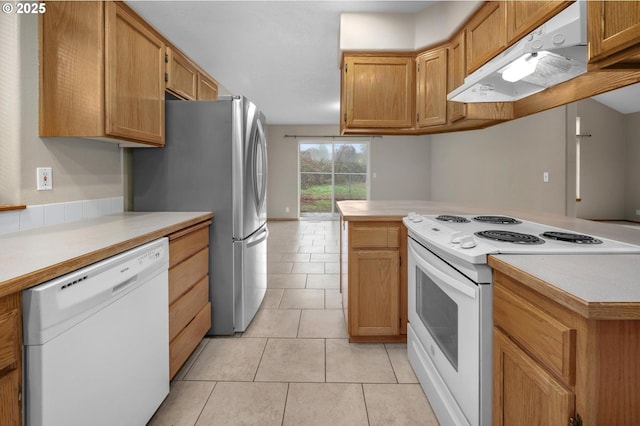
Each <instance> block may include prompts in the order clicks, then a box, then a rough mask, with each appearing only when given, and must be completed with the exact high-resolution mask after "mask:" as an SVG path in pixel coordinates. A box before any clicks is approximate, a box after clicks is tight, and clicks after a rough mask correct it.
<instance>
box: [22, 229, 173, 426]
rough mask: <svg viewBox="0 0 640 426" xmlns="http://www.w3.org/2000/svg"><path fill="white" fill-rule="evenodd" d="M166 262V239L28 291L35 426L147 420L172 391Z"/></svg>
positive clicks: (29, 401)
mask: <svg viewBox="0 0 640 426" xmlns="http://www.w3.org/2000/svg"><path fill="white" fill-rule="evenodd" d="M54 249H55V248H54ZM168 266H169V246H168V243H167V239H166V238H162V239H159V240H156V241H153V242H150V243H148V244H145V245H142V246H140V247H136V248H134V249H132V250H129V251H127V252H124V253H121V254H119V255H116V256H114V257H111V258H109V259H106V260H103V261H100V262H97V263H95V264H93V265H90V266H87V267H85V268H83V269H80V270H77V271H75V272H72V273H70V274H67V275H65V276H62V277H59V278H56V279H55V280H52V281H49V282H47V283H44V284H41V285H39V286H37V287H33V288H31V289H28V290H25V291H24V292H23V295H22V297H23V302H22V303H23V328H24V345H25V420H26V424H27V425H32V426H37V425H52V426H60V425H64V426H74V425H78V426H80V425H81V426H86V425H108V426H113V425H132V426H140V425H145V424H146V423H147V422H148V421H149V419H150V418H151V416H153V414H154V412H155V411H156V409H157V408H158V406H159V405H160V404H161V403H162V400H163V399H164V398H165V397H166V395H167V394H168V393H169V329H168V322H169V318H168V317H169V311H168V306H169V303H168V271H167V270H168Z"/></svg>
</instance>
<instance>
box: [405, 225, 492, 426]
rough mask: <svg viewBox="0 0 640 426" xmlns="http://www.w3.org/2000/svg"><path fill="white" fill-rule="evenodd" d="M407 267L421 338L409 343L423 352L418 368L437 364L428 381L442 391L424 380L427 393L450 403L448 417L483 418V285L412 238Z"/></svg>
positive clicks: (414, 323) (412, 316)
mask: <svg viewBox="0 0 640 426" xmlns="http://www.w3.org/2000/svg"><path fill="white" fill-rule="evenodd" d="M408 268H409V271H408V274H409V275H408V284H409V286H408V287H409V288H408V290H409V324H410V327H411V329H412V331H413V333H412V334H414V335H415V338H416V339H417V340H418V342H419V344H415V343H413V342H409V343H410V345H413V346H412V347H414V348H418V352H421V353H419V355H418V356H419V357H420V358H422V359H421V363H420V365H419V366H418V369H420V368H424V369H426V370H433V369H435V371H426V375H425V377H430V378H432V380H430V381H433V382H434V383H431V384H429V386H430V387H431V392H436V393H437V395H429V394H428V393H429V391H427V389H426V387H425V385H424V384H423V387H425V391H427V396H428V397H429V399H430V400H431V399H432V398H437V399H438V400H439V402H438V403H436V404H435V405H440V406H443V407H447V413H445V414H446V416H444V417H445V418H449V419H452V420H453V421H454V422H455V423H456V424H465V423H467V422H468V424H472V425H473V424H478V422H479V419H480V322H481V321H480V305H481V303H480V286H479V285H477V284H476V283H474V282H472V281H471V280H469V279H468V278H467V277H465V276H464V275H462V274H461V273H460V272H458V271H457V270H456V269H454V268H453V267H451V266H450V265H449V264H448V263H446V262H445V261H443V260H442V259H440V258H439V257H438V256H436V255H434V254H433V253H431V252H430V251H429V250H427V249H426V248H424V247H423V246H422V245H420V244H418V243H417V242H416V241H414V240H412V239H411V238H409V263H408ZM411 338H412V337H411V336H410V339H411ZM425 357H426V358H425ZM427 358H428V359H427ZM414 368H415V366H414ZM419 375H420V374H419ZM452 399H453V400H452ZM432 405H433V404H432ZM434 410H435V408H434ZM436 414H438V413H437V412H436ZM461 414H463V415H464V419H462V418H460V415H461ZM445 418H442V417H441V416H439V419H440V420H441V421H444V420H445Z"/></svg>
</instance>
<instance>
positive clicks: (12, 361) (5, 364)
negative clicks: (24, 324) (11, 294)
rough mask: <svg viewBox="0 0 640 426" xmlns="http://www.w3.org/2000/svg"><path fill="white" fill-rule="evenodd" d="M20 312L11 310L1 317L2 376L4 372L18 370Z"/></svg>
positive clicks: (0, 359)
mask: <svg viewBox="0 0 640 426" xmlns="http://www.w3.org/2000/svg"><path fill="white" fill-rule="evenodd" d="M18 321H19V318H18V311H17V310H11V311H9V312H6V313H4V314H2V315H0V374H2V373H3V372H4V370H13V369H15V368H18V356H19V354H18V347H19V342H18V341H17V340H16V339H18V338H19V333H20V328H19V322H18Z"/></svg>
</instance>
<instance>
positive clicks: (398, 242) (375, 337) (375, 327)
mask: <svg viewBox="0 0 640 426" xmlns="http://www.w3.org/2000/svg"><path fill="white" fill-rule="evenodd" d="M341 225H342V228H341V248H340V250H341V268H342V269H341V291H342V295H343V309H344V312H345V320H346V321H347V331H348V333H349V341H351V342H384V341H387V342H395V341H404V340H406V333H407V329H406V327H407V275H406V272H405V270H406V260H405V261H404V262H405V263H404V264H403V259H406V244H407V233H406V228H405V227H404V226H403V225H402V222H353V221H352V222H347V221H344V220H342V222H341Z"/></svg>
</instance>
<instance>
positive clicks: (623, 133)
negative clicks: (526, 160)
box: [568, 99, 627, 219]
mask: <svg viewBox="0 0 640 426" xmlns="http://www.w3.org/2000/svg"><path fill="white" fill-rule="evenodd" d="M576 105H577V111H576V114H577V115H578V116H579V117H580V126H581V130H580V133H582V134H591V137H588V138H581V141H580V146H581V149H580V198H581V200H582V201H580V202H578V203H576V217H580V218H585V219H622V218H624V217H625V207H624V206H625V169H626V167H625V163H626V160H625V158H626V155H627V152H626V151H627V126H626V125H625V123H626V116H625V115H623V114H620V113H619V112H617V111H615V110H613V109H611V108H609V107H607V106H605V105H603V104H601V103H599V102H596V101H594V100H591V99H587V100H584V101H580V102H577V103H576ZM568 144H569V145H575V139H574V140H571V139H569V140H568ZM573 152H575V149H573ZM574 155H575V154H574ZM574 161H575V160H574ZM573 176H575V174H574V175H570V176H569V179H575V178H574V177H573Z"/></svg>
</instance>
